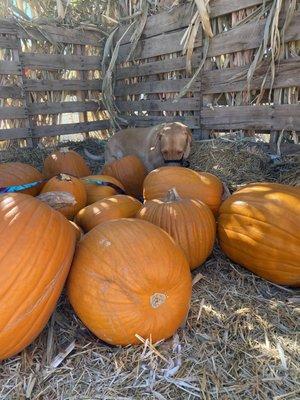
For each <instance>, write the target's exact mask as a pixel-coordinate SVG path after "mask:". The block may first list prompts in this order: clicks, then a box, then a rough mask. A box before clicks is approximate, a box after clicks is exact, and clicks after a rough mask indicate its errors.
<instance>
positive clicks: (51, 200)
mask: <svg viewBox="0 0 300 400" xmlns="http://www.w3.org/2000/svg"><path fill="white" fill-rule="evenodd" d="M36 198H37V199H39V200H41V201H42V202H44V203H46V204H48V206H50V207H52V208H54V210H59V209H60V208H64V207H68V206H74V205H75V204H76V200H75V197H74V196H73V195H72V194H71V193H68V192H45V193H41V194H40V195H38V196H37V197H36Z"/></svg>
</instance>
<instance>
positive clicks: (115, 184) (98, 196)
mask: <svg viewBox="0 0 300 400" xmlns="http://www.w3.org/2000/svg"><path fill="white" fill-rule="evenodd" d="M81 181H82V183H83V184H84V186H85V189H86V193H87V204H93V203H96V201H99V200H102V199H105V197H110V196H114V195H116V194H124V193H125V188H124V186H123V185H122V183H121V182H119V181H118V180H117V179H115V178H113V177H112V176H108V175H90V176H87V177H85V178H84V179H82V180H81ZM97 182H102V183H103V184H100V185H99V184H97Z"/></svg>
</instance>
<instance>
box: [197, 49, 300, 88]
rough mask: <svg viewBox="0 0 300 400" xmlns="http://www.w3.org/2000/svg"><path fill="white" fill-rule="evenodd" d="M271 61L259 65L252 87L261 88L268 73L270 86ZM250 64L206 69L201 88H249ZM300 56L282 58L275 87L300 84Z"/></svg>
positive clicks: (267, 83)
mask: <svg viewBox="0 0 300 400" xmlns="http://www.w3.org/2000/svg"><path fill="white" fill-rule="evenodd" d="M269 66H270V64H269V62H266V63H264V64H263V65H262V66H261V67H259V68H258V69H257V70H256V72H255V74H254V77H253V79H252V81H251V86H250V88H251V89H259V88H260V87H261V84H262V82H263V80H264V77H265V75H266V73H267V72H268V77H267V79H266V82H265V84H264V87H265V88H270V86H271V78H270V71H269ZM248 69H249V65H246V66H244V67H239V68H224V69H221V70H214V71H205V72H204V73H203V74H202V75H201V89H202V92H203V93H224V92H238V91H242V90H245V89H247V79H246V74H247V71H248ZM299 71H300V57H295V58H291V59H289V60H282V61H280V64H279V65H278V66H277V68H276V75H275V80H274V83H273V87H274V88H280V87H290V86H300V72H299Z"/></svg>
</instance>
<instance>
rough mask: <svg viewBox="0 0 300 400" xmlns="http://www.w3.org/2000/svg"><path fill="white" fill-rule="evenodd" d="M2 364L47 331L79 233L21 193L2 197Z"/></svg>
mask: <svg viewBox="0 0 300 400" xmlns="http://www.w3.org/2000/svg"><path fill="white" fill-rule="evenodd" d="M0 243H1V246H0V360H3V359H6V358H9V357H11V356H13V355H15V354H17V353H19V352H20V351H21V350H22V349H24V348H25V347H26V346H27V345H29V344H30V343H31V342H32V341H33V340H34V339H35V338H36V337H37V336H38V335H39V333H40V332H41V331H42V329H43V328H44V326H45V325H46V323H47V321H48V319H49V317H50V315H51V313H52V312H53V310H54V308H55V305H56V302H57V300H58V297H59V295H60V293H61V291H62V288H63V285H64V283H65V280H66V277H67V274H68V272H69V268H70V265H71V262H72V258H73V253H74V248H75V233H74V230H73V228H72V227H71V225H70V224H69V222H68V221H67V220H66V219H65V218H64V217H63V216H62V215H61V214H59V213H58V212H56V211H54V210H52V209H51V208H50V207H49V206H48V205H46V204H45V203H43V202H41V201H39V200H37V199H36V198H34V197H32V196H29V195H25V194H19V193H13V194H6V195H2V196H0Z"/></svg>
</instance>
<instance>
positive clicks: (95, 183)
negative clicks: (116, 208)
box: [84, 178, 126, 194]
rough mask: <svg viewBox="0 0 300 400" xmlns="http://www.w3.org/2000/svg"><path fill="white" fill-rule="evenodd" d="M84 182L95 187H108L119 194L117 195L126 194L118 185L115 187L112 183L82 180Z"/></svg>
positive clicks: (98, 180)
mask: <svg viewBox="0 0 300 400" xmlns="http://www.w3.org/2000/svg"><path fill="white" fill-rule="evenodd" d="M84 180H85V181H86V182H87V183H91V184H92V185H97V186H109V187H111V188H113V189H115V191H116V192H117V193H119V194H126V192H125V191H124V190H123V189H121V188H120V187H119V186H118V185H115V184H114V183H112V182H107V181H102V180H100V179H86V178H84Z"/></svg>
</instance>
